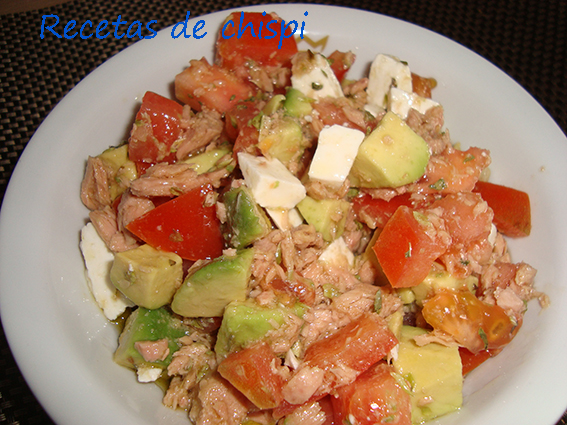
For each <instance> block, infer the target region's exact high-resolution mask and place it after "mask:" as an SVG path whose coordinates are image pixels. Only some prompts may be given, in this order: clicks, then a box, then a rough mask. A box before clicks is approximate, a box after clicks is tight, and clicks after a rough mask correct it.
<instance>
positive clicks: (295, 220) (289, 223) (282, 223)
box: [266, 208, 303, 231]
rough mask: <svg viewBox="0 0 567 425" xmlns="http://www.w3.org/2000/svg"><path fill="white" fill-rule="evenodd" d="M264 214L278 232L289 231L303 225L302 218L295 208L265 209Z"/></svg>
mask: <svg viewBox="0 0 567 425" xmlns="http://www.w3.org/2000/svg"><path fill="white" fill-rule="evenodd" d="M266 212H267V213H268V215H269V216H270V217H271V219H272V220H273V221H274V223H275V224H276V226H277V227H278V229H280V230H284V231H285V230H291V229H293V228H294V227H297V226H299V225H300V224H302V223H303V217H302V216H301V214H300V213H299V211H298V209H297V208H292V209H290V210H286V209H284V208H266Z"/></svg>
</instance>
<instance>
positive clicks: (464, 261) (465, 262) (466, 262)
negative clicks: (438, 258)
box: [461, 258, 471, 266]
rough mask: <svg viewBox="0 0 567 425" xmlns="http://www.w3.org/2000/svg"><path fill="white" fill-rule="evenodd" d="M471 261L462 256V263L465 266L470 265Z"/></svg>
mask: <svg viewBox="0 0 567 425" xmlns="http://www.w3.org/2000/svg"><path fill="white" fill-rule="evenodd" d="M470 263H471V262H470V261H469V260H465V259H464V258H461V264H462V265H463V266H468V265H469V264H470Z"/></svg>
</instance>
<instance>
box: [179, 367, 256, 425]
mask: <svg viewBox="0 0 567 425" xmlns="http://www.w3.org/2000/svg"><path fill="white" fill-rule="evenodd" d="M250 404H251V403H250V402H249V401H248V400H247V399H246V397H245V396H244V395H242V393H241V392H239V391H238V390H236V389H235V388H234V387H233V386H232V385H230V384H229V383H228V382H227V381H226V380H225V379H223V378H222V377H221V376H220V375H219V374H218V373H214V374H212V375H210V376H207V377H205V378H203V379H202V380H201V382H199V391H198V394H197V397H196V398H195V400H194V402H193V404H192V407H191V410H190V412H189V417H190V418H191V420H192V421H193V423H194V424H195V425H212V424H223V425H240V424H241V423H242V421H243V420H244V419H245V418H246V414H247V413H248V409H249V408H250Z"/></svg>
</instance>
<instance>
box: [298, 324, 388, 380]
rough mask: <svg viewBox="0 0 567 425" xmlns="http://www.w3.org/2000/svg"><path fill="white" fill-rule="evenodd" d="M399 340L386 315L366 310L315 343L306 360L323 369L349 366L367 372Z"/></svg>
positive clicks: (311, 364) (311, 346) (308, 350)
mask: <svg viewBox="0 0 567 425" xmlns="http://www.w3.org/2000/svg"><path fill="white" fill-rule="evenodd" d="M397 343H398V340H397V339H396V337H395V336H394V334H393V333H392V331H390V329H389V328H388V325H387V324H386V321H385V320H384V319H382V318H381V317H379V316H377V315H375V314H364V315H362V316H360V317H359V318H358V319H356V320H353V321H352V322H350V323H349V324H348V325H346V326H345V327H343V328H341V329H339V330H338V331H337V332H335V333H334V334H332V335H331V336H329V337H328V338H325V339H322V340H319V341H317V342H314V343H313V344H311V345H310V346H309V347H308V348H307V350H306V352H305V357H304V359H303V360H304V362H305V363H307V364H308V365H309V366H311V367H314V366H315V367H318V368H320V369H325V370H332V369H333V368H336V367H339V368H340V367H346V368H348V369H353V370H356V371H357V372H363V371H365V370H366V369H368V368H369V367H370V366H371V365H373V364H374V363H376V362H377V361H379V360H381V359H382V358H383V357H385V356H386V354H388V352H389V351H390V350H391V349H392V348H394V346H395V345H396V344H397Z"/></svg>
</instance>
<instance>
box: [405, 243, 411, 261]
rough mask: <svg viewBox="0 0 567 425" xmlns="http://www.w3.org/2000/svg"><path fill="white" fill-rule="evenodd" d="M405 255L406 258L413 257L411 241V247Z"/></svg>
mask: <svg viewBox="0 0 567 425" xmlns="http://www.w3.org/2000/svg"><path fill="white" fill-rule="evenodd" d="M404 255H405V257H406V258H410V257H411V242H410V243H409V249H408V250H407V251H406V253H405V254H404Z"/></svg>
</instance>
